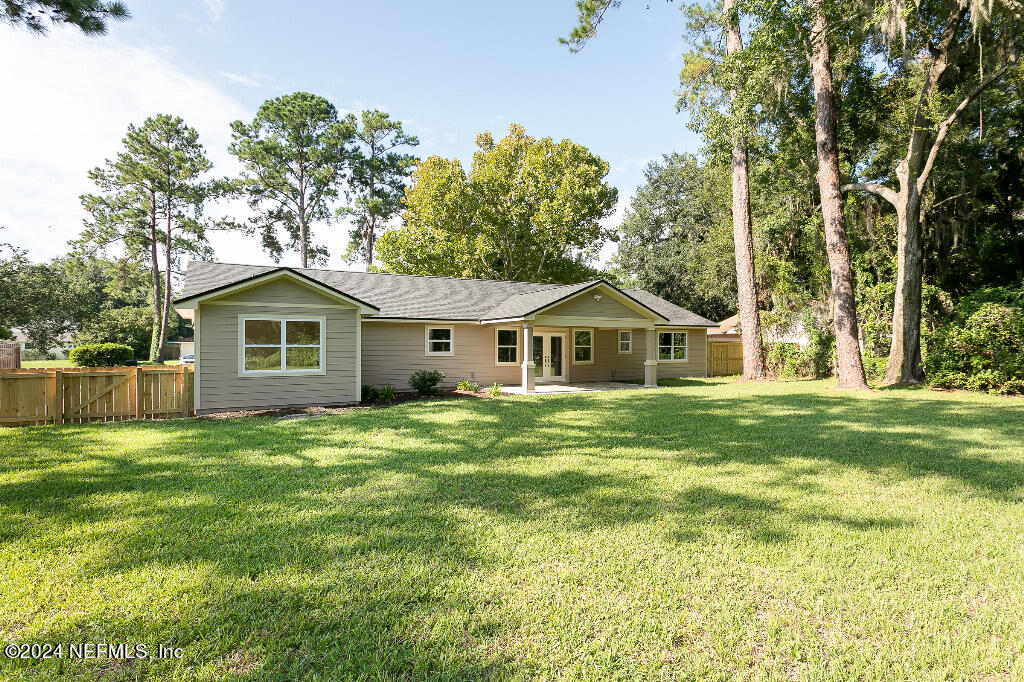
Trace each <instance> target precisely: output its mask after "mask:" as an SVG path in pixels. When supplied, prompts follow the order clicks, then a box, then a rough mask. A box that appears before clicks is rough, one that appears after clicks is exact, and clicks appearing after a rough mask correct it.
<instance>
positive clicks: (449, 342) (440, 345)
mask: <svg viewBox="0 0 1024 682" xmlns="http://www.w3.org/2000/svg"><path fill="white" fill-rule="evenodd" d="M454 354H455V328H454V327H427V355H454Z"/></svg>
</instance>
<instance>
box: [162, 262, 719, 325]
mask: <svg viewBox="0 0 1024 682" xmlns="http://www.w3.org/2000/svg"><path fill="white" fill-rule="evenodd" d="M275 271H287V272H290V273H294V274H296V275H299V276H301V277H304V278H306V279H310V280H313V281H315V282H317V283H319V284H321V285H323V286H325V287H328V288H330V289H332V290H334V291H336V292H338V293H339V294H343V295H345V296H348V297H351V298H353V299H356V300H358V301H360V302H363V303H366V304H367V305H369V306H371V307H373V308H376V309H378V310H379V312H378V313H376V314H374V315H369V316H368V317H381V318H389V319H412V320H466V321H474V322H475V321H480V320H497V319H507V318H514V317H522V316H524V315H528V314H530V313H532V312H534V311H536V310H539V309H541V308H544V307H547V306H549V305H552V304H554V303H557V302H558V301H560V300H562V299H563V298H567V297H569V296H572V295H573V294H575V293H578V292H581V291H583V290H585V289H587V288H588V287H591V286H595V285H597V284H600V283H602V282H601V280H593V281H589V282H580V283H578V284H542V283H537V282H509V281H505V280H486V279H458V278H455V277H424V276H419V275H393V274H388V273H379V272H349V271H344V270H317V269H310V268H282V267H278V266H263V265H236V264H230V263H206V262H200V261H196V262H192V263H189V265H188V269H187V270H186V272H185V288H184V290H183V291H182V293H181V296H179V297H178V298H177V299H176V302H181V301H185V300H188V299H192V298H196V297H198V296H204V295H208V294H211V293H214V292H216V291H218V290H221V289H226V288H228V287H231V286H234V285H236V284H239V283H242V282H244V281H246V280H249V279H253V278H256V277H261V276H264V275H268V274H270V273H273V272H275ZM605 284H606V285H607V286H609V287H612V285H610V284H607V283H605ZM612 288H613V289H614V288H615V287H612ZM617 291H619V293H621V294H623V295H625V296H626V297H627V298H630V299H632V300H633V301H635V302H636V303H638V304H640V305H641V306H643V307H645V308H647V309H648V310H650V311H651V312H653V313H654V314H656V315H660V316H662V317H664V318H666V319H667V320H668V321H669V322H668V323H669V324H675V325H685V326H702V327H712V326H715V323H714V322H711V321H710V320H706V319H704V318H703V317H700V316H699V315H695V314H693V313H691V312H689V311H687V310H684V309H683V308H680V307H679V306H676V305H673V304H672V303H669V302H668V301H665V300H663V299H661V298H659V297H657V296H655V295H654V294H651V293H648V292H646V291H642V290H638V289H626V290H617ZM666 313H669V314H666Z"/></svg>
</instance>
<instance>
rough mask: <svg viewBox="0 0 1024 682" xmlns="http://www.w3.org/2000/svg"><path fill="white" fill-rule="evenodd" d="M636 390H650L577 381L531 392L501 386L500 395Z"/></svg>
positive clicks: (633, 385) (548, 386)
mask: <svg viewBox="0 0 1024 682" xmlns="http://www.w3.org/2000/svg"><path fill="white" fill-rule="evenodd" d="M638 388H650V387H649V386H644V385H643V384H639V383H637V384H631V383H626V382H624V381H577V382H572V383H564V384H563V383H548V384H544V383H542V384H536V385H535V386H534V390H533V391H527V390H526V389H525V388H524V387H523V386H522V385H516V386H502V388H501V391H502V393H511V394H512V395H525V394H527V393H533V394H537V395H554V394H559V393H594V392H597V391H629V390H634V389H638Z"/></svg>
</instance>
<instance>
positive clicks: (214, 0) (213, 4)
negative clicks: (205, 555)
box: [202, 0, 224, 21]
mask: <svg viewBox="0 0 1024 682" xmlns="http://www.w3.org/2000/svg"><path fill="white" fill-rule="evenodd" d="M202 3H203V6H204V7H206V15H207V16H208V17H210V21H220V19H221V17H223V16H224V0H202Z"/></svg>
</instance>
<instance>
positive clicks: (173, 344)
mask: <svg viewBox="0 0 1024 682" xmlns="http://www.w3.org/2000/svg"><path fill="white" fill-rule="evenodd" d="M195 352H196V342H195V339H191V338H190V339H177V340H175V341H168V342H167V359H168V360H178V359H180V358H181V357H183V356H185V355H193V354H194V353H195Z"/></svg>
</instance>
